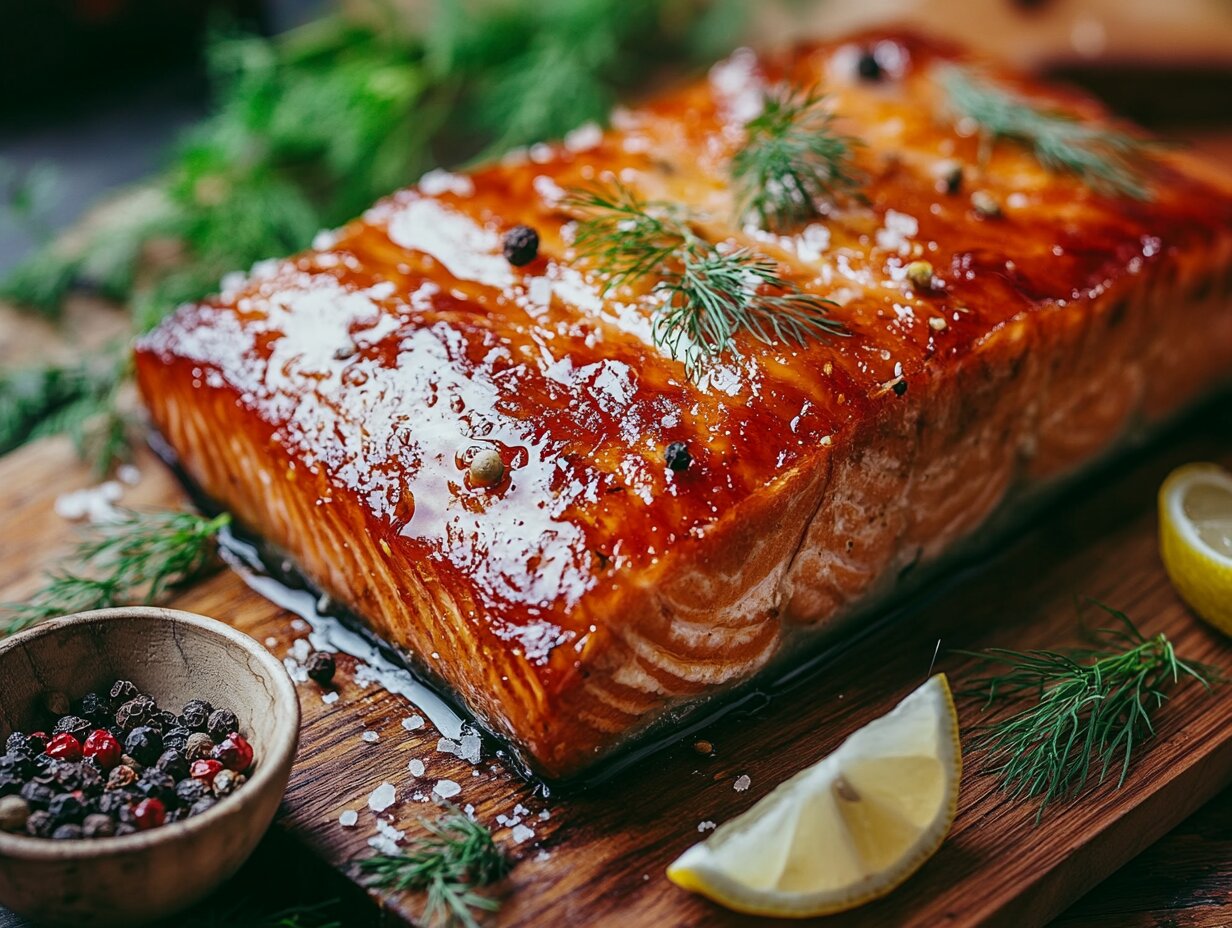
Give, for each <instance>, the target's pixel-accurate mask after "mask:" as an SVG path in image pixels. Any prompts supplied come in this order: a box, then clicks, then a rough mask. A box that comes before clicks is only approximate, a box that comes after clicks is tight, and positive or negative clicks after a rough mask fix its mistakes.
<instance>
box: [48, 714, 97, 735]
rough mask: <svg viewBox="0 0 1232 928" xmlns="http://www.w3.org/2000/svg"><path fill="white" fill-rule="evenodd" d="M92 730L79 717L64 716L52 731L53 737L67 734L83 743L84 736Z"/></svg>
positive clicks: (91, 726) (86, 721)
mask: <svg viewBox="0 0 1232 928" xmlns="http://www.w3.org/2000/svg"><path fill="white" fill-rule="evenodd" d="M93 728H94V726H93V725H91V724H90V722H89V721H88V720H86V719H83V718H82V717H81V716H79V715H66V716H64V717H62V718H61V719H60V720H59V721H58V722H56V727H55V728H53V729H52V734H53V735H59V734H63V733H64V732H68V733H69V734H70V735H72V736H73V737H74V738H76V739H77V740H78V741H84V740H85V738H86V736H87V735H88V734H90V731H91V730H92V729H93Z"/></svg>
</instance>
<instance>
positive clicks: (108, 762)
mask: <svg viewBox="0 0 1232 928" xmlns="http://www.w3.org/2000/svg"><path fill="white" fill-rule="evenodd" d="M81 753H82V754H84V755H85V756H86V757H92V758H94V759H95V760H96V761H98V765H99V766H100V767H101V768H102V769H103V770H110V769H111V768H112V767H114V766H115V765H116V764H118V763H119V762H120V755H121V754H122V753H123V751H121V750H120V742H118V741H116V739H115V735H113V734H112V733H111V732H109V731H107V729H105V728H96V729H95V730H94V731H92V732H90V736H89V737H88V738H86V743H85V744H84V745H82V748H81Z"/></svg>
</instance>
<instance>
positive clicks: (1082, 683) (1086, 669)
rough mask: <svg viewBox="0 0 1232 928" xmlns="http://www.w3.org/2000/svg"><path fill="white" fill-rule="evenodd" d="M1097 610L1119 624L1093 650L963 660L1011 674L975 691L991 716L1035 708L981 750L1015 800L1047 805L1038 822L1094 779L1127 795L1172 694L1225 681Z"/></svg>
mask: <svg viewBox="0 0 1232 928" xmlns="http://www.w3.org/2000/svg"><path fill="white" fill-rule="evenodd" d="M1095 605H1097V606H1099V607H1100V608H1101V609H1103V610H1104V611H1105V612H1107V613H1108V615H1110V616H1111V617H1112V618H1113V619H1115V620H1116V622H1117V625H1116V626H1115V627H1112V628H1104V629H1099V630H1097V631H1094V632H1092V638H1093V646H1092V647H1089V648H1074V649H1068V650H1063V651H1046V650H1038V651H1010V650H1005V649H1001V648H993V649H989V650H987V651H983V652H976V653H971V652H962V653H967V654H969V656H973V657H979V658H981V659H982V660H984V661H985V662H987V663H989V664H999V665H1003V666H1004V667H1005V668H1006V669H1005V670H1004V671H1003V672H1001V673H996V674H990V675H988V676H985V677H981V678H979V679H977V680H975V681H974V682H973V684H972V686H971V687H970V688H969V690H968V691H967V694H968V695H972V696H976V695H978V696H980V697H981V698H983V699H984V701H985V708H988V707H989V706H991V705H993V704H994V703H997V702H1000V701H1009V700H1014V699H1030V700H1031V703H1030V705H1028V706H1026V708H1023V709H1019V710H1017V711H1015V712H1014V713H1013V714H1011V715H1009V716H1008V717H1006V718H1004V719H1001V720H1000V721H997V722H994V723H993V724H992V725H990V726H988V727H987V728H985V729H984V731H983V734H982V735H981V736H980V737H979V738H978V739H977V741H976V743H975V749H976V750H978V751H982V752H984V754H985V756H986V758H987V760H988V761H989V763H990V764H991V765H992V768H991V769H992V771H993V772H994V773H995V774H996V775H997V777H998V778H999V780H1000V782H1001V786H1002V788H1003V789H1004V790H1005V791H1006V792H1007V793H1008V794H1009V795H1010V796H1011V797H1012V798H1016V799H1017V798H1022V799H1034V798H1039V799H1040V807H1039V814H1038V816H1037V821H1038V820H1039V818H1040V817H1042V816H1043V813H1044V809H1045V808H1046V807H1047V806H1048V805H1049V804H1050V803H1052V802H1055V801H1060V800H1064V799H1066V798H1069V797H1071V796H1074V795H1076V794H1077V793H1079V792H1080V791H1081V790H1082V788H1083V786H1084V785H1085V784H1086V782H1087V780H1088V779H1089V778H1090V777H1091V776H1092V774H1093V773H1095V774H1096V776H1097V778H1098V780H1099V781H1100V782H1102V781H1103V779H1104V777H1105V776H1106V775H1107V773H1108V772H1109V770H1113V769H1115V770H1118V771H1119V772H1118V778H1117V787H1118V788H1119V787H1120V786H1121V785H1122V784H1124V782H1125V777H1126V776H1127V775H1128V773H1129V767H1130V761H1131V759H1132V756H1133V751H1134V748H1135V747H1136V746H1137V745H1138V744H1139V743H1140V742H1141V741H1144V740H1146V739H1148V738H1150V737H1151V736H1152V735H1153V734H1154V733H1155V729H1154V726H1153V723H1152V720H1151V717H1152V714H1153V713H1154V712H1155V711H1156V710H1157V709H1159V707H1160V706H1162V705H1163V704H1164V701H1165V700H1166V699H1167V695H1166V693H1165V690H1166V689H1167V688H1168V687H1170V686H1173V685H1175V684H1176V683H1177V682H1179V680H1180V679H1181V678H1182V677H1190V678H1192V679H1194V680H1197V681H1198V682H1199V683H1201V684H1202V685H1203V686H1204V687H1206V688H1207V689H1210V685H1211V682H1212V680H1213V679H1214V678H1215V677H1214V673H1213V671H1212V669H1211V668H1208V667H1204V666H1202V665H1198V664H1192V663H1186V662H1185V661H1182V660H1181V659H1180V658H1178V657H1177V656H1176V652H1175V651H1174V650H1173V647H1172V642H1170V641H1169V640H1168V637H1167V636H1166V635H1165V634H1164V633H1163V632H1160V633H1159V634H1157V635H1153V636H1152V637H1150V638H1147V637H1146V636H1144V635H1143V634H1142V633H1141V632H1140V631H1139V630H1138V629H1137V627H1136V626H1135V625H1134V624H1133V622H1131V621H1130V619H1129V617H1128V616H1126V615H1125V614H1124V613H1123V612H1119V611H1118V610H1116V609H1112V608H1110V607H1108V606H1105V605H1104V604H1102V603H1095ZM1095 768H1098V770H1097V771H1096V769H1095Z"/></svg>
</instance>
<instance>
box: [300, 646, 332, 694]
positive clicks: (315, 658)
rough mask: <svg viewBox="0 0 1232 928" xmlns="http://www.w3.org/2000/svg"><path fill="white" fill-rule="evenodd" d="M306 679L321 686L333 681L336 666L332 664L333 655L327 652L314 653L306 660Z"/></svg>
mask: <svg viewBox="0 0 1232 928" xmlns="http://www.w3.org/2000/svg"><path fill="white" fill-rule="evenodd" d="M306 666H307V670H308V679H310V680H314V681H316V682H317V683H319V684H320V685H321V686H328V685H329V682H330V681H331V680H333V679H334V671H335V670H336V669H337V666H336V665H335V663H334V655H332V654H330V653H329V652H328V651H315V652H313V653H312V655H311V656H309V658H308V663H307V665H306Z"/></svg>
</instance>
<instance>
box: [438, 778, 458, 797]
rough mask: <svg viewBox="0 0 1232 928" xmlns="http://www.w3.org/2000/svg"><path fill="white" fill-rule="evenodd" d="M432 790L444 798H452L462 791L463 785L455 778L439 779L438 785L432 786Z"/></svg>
mask: <svg viewBox="0 0 1232 928" xmlns="http://www.w3.org/2000/svg"><path fill="white" fill-rule="evenodd" d="M432 792H434V793H436V795H438V796H440V797H441V798H442V799H450V798H452V797H454V796H456V795H458V793H460V792H462V787H461V786H459V785H458V784H457V783H455V782H454V781H453V780H437V781H436V786H434V787H432Z"/></svg>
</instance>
